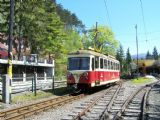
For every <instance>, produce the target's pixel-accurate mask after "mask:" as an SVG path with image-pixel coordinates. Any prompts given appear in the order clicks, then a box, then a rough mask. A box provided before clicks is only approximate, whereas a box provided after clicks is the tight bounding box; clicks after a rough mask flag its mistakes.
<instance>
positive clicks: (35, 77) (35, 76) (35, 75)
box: [34, 72, 37, 96]
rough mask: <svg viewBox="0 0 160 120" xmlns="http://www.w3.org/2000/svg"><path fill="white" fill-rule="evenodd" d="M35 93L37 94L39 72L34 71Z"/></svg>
mask: <svg viewBox="0 0 160 120" xmlns="http://www.w3.org/2000/svg"><path fill="white" fill-rule="evenodd" d="M34 95H35V96H36V95H37V73H36V72H34Z"/></svg>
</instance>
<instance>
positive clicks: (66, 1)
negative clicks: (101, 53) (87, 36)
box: [57, 0, 160, 55]
mask: <svg viewBox="0 0 160 120" xmlns="http://www.w3.org/2000/svg"><path fill="white" fill-rule="evenodd" d="M104 1H106V4H107V10H108V13H107V10H106V7H105V2H104ZM141 1H142V6H143V15H144V22H145V25H144V22H143V15H142V9H141V2H140V0H57V3H60V4H62V5H63V7H64V8H65V9H68V10H70V11H71V12H72V13H75V14H76V15H77V17H78V18H79V19H80V20H82V22H83V23H84V24H85V26H86V29H89V28H91V27H92V26H93V25H95V24H96V22H98V25H107V26H109V27H110V28H111V29H112V31H113V32H114V34H115V38H116V39H117V40H118V41H120V43H121V44H122V46H123V49H124V51H125V52H126V50H127V48H129V49H130V53H131V54H132V55H133V54H136V50H137V49H136V29H135V25H136V24H137V26H138V28H137V31H138V43H139V53H147V51H148V50H149V51H150V53H152V51H153V48H154V46H156V48H157V50H158V52H159V53H160V47H159V46H160V42H159V40H160V6H159V5H160V0H141ZM145 28H146V29H145ZM146 39H147V41H146Z"/></svg>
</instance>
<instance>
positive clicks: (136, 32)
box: [135, 24, 139, 80]
mask: <svg viewBox="0 0 160 120" xmlns="http://www.w3.org/2000/svg"><path fill="white" fill-rule="evenodd" d="M135 29H136V46H137V80H138V74H139V69H138V38H137V24H136V26H135Z"/></svg>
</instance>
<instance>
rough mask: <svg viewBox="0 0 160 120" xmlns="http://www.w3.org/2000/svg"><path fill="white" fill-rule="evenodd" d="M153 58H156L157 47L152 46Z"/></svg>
mask: <svg viewBox="0 0 160 120" xmlns="http://www.w3.org/2000/svg"><path fill="white" fill-rule="evenodd" d="M153 58H154V59H155V60H158V52H157V48H156V47H154V49H153Z"/></svg>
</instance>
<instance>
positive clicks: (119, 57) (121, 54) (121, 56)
mask: <svg viewBox="0 0 160 120" xmlns="http://www.w3.org/2000/svg"><path fill="white" fill-rule="evenodd" d="M116 59H117V60H119V62H120V70H121V73H122V74H123V72H124V65H125V62H124V50H123V47H122V45H121V44H120V46H119V49H118V50H117V53H116Z"/></svg>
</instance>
